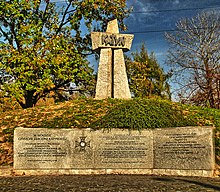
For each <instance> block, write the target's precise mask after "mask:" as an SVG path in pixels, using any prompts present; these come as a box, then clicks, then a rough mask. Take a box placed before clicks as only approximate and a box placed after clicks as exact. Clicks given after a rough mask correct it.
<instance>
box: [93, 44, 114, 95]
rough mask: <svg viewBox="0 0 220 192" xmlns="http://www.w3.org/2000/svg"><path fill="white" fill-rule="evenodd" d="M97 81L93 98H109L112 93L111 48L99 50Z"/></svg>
mask: <svg viewBox="0 0 220 192" xmlns="http://www.w3.org/2000/svg"><path fill="white" fill-rule="evenodd" d="M97 79H98V80H97V84H96V94H95V98H96V99H105V98H111V97H112V93H113V90H112V88H113V86H112V50H111V48H103V49H101V52H100V61H99V70H98V76H97Z"/></svg>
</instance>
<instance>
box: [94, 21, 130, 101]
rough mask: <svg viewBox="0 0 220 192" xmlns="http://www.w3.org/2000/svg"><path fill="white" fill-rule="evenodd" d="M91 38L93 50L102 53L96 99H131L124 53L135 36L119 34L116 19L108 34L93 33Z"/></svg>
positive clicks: (110, 24) (107, 31)
mask: <svg viewBox="0 0 220 192" xmlns="http://www.w3.org/2000/svg"><path fill="white" fill-rule="evenodd" d="M91 37H92V48H93V50H98V51H100V61H99V68H98V79H97V85H96V95H95V98H96V99H105V98H108V97H110V98H121V99H128V98H131V94H130V90H129V86H128V79H127V74H126V68H125V62H124V55H123V51H128V50H130V48H131V43H132V40H133V37H134V35H130V34H119V29H118V22H117V19H115V20H113V21H110V22H109V23H108V26H107V30H106V33H101V32H92V33H91Z"/></svg>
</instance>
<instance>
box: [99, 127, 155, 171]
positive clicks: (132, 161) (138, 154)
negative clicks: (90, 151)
mask: <svg viewBox="0 0 220 192" xmlns="http://www.w3.org/2000/svg"><path fill="white" fill-rule="evenodd" d="M152 137H153V134H152V131H151V130H145V131H143V132H142V133H140V132H138V131H136V132H134V131H133V132H132V133H130V134H129V132H128V131H127V130H117V131H116V130H114V131H113V132H112V133H111V132H110V133H106V134H103V133H102V134H100V133H97V136H96V140H97V141H96V143H97V144H96V149H95V164H96V166H97V167H98V168H105V167H108V168H152V167H153V154H152V145H153V142H152V141H153V140H152Z"/></svg>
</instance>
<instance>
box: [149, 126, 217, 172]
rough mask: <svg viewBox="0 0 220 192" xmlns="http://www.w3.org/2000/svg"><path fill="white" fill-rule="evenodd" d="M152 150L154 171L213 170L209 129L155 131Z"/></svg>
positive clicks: (211, 142)
mask: <svg viewBox="0 0 220 192" xmlns="http://www.w3.org/2000/svg"><path fill="white" fill-rule="evenodd" d="M153 150H154V168H156V169H177V170H185V169H188V170H212V169H214V151H213V129H212V128H211V127H184V128H170V129H155V130H154V147H153Z"/></svg>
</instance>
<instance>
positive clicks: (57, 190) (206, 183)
mask: <svg viewBox="0 0 220 192" xmlns="http://www.w3.org/2000/svg"><path fill="white" fill-rule="evenodd" d="M0 191H1V192H29V191H38V192H41V191H42V192H165V191H168V192H187V191H189V192H212V191H220V178H200V177H172V176H147V175H83V176H82V175H60V176H1V177H0Z"/></svg>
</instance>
